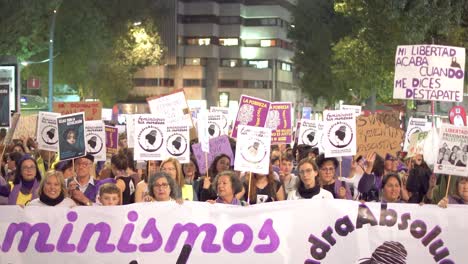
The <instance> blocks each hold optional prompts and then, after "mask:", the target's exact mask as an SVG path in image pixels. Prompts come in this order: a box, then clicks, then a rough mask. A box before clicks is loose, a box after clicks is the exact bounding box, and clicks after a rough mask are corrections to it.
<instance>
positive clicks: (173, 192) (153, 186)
mask: <svg viewBox="0 0 468 264" xmlns="http://www.w3.org/2000/svg"><path fill="white" fill-rule="evenodd" d="M178 190H179V187H178V186H177V183H176V182H175V181H174V178H173V177H172V176H170V175H169V174H168V173H166V172H158V173H156V174H154V175H152V176H151V177H150V179H149V182H148V191H149V195H150V196H151V198H152V200H153V201H155V202H167V201H175V200H176V199H177V198H178V197H179V196H180V194H179V193H178Z"/></svg>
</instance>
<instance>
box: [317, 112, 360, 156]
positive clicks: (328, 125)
mask: <svg viewBox="0 0 468 264" xmlns="http://www.w3.org/2000/svg"><path fill="white" fill-rule="evenodd" d="M323 122H324V127H323V131H322V133H323V142H322V144H323V148H324V150H325V157H341V156H353V155H355V154H356V114H355V112H354V111H349V110H343V111H341V110H340V111H338V110H334V111H333V110H331V111H329V110H327V111H324V112H323Z"/></svg>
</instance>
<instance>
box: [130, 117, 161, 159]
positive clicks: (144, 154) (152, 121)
mask: <svg viewBox="0 0 468 264" xmlns="http://www.w3.org/2000/svg"><path fill="white" fill-rule="evenodd" d="M134 119H135V121H134V122H135V133H134V142H135V152H134V156H135V160H164V159H165V156H166V155H165V154H166V150H165V149H166V148H165V146H164V143H165V142H166V140H165V137H164V134H165V132H166V120H165V119H164V118H162V117H157V116H154V115H148V114H146V115H134Z"/></svg>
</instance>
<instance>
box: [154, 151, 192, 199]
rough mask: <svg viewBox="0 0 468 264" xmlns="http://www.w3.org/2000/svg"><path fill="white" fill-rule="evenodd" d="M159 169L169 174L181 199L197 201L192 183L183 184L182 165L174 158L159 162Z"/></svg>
mask: <svg viewBox="0 0 468 264" xmlns="http://www.w3.org/2000/svg"><path fill="white" fill-rule="evenodd" d="M161 171H162V172H165V173H167V174H169V175H170V176H171V177H172V179H174V181H175V183H176V185H177V187H178V188H179V190H180V191H179V192H178V193H179V197H177V198H180V197H181V198H182V199H183V200H189V201H198V199H197V196H196V193H195V192H194V190H193V187H192V185H189V184H185V179H184V175H183V173H182V166H181V165H180V162H179V161H178V160H177V159H176V158H172V157H171V158H168V159H166V160H165V161H163V162H162V163H161Z"/></svg>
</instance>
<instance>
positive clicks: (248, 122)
mask: <svg viewBox="0 0 468 264" xmlns="http://www.w3.org/2000/svg"><path fill="white" fill-rule="evenodd" d="M269 110H270V102H268V101H266V100H262V99H259V98H255V97H251V96H247V95H241V98H240V105H239V111H238V112H237V117H236V121H235V122H234V127H233V129H232V133H231V137H233V138H237V127H238V126H239V125H245V126H255V127H265V124H266V121H267V117H268V111H269Z"/></svg>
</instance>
